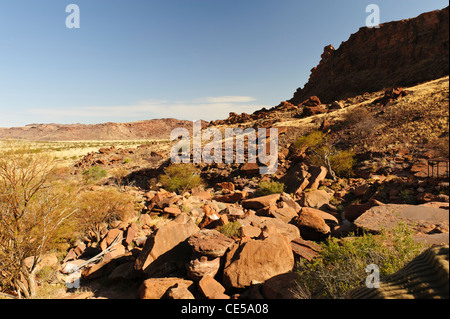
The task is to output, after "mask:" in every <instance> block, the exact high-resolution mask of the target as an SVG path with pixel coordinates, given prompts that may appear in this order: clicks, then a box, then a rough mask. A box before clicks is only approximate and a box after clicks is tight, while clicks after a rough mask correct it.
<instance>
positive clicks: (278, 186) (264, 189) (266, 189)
mask: <svg viewBox="0 0 450 319" xmlns="http://www.w3.org/2000/svg"><path fill="white" fill-rule="evenodd" d="M284 188H285V186H284V184H283V183H279V182H272V181H271V182H260V183H259V184H258V190H257V194H258V196H266V195H271V194H281V193H283V192H284Z"/></svg>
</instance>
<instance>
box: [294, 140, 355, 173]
mask: <svg viewBox="0 0 450 319" xmlns="http://www.w3.org/2000/svg"><path fill="white" fill-rule="evenodd" d="M294 145H295V147H297V148H307V149H309V150H310V152H311V153H312V154H311V156H310V157H309V161H310V163H311V164H313V165H317V166H325V167H326V168H327V170H328V172H329V173H330V175H331V176H332V178H333V180H337V178H336V175H337V176H339V177H351V176H353V166H354V165H355V163H356V159H355V152H353V151H352V150H337V149H336V148H335V146H334V144H333V143H332V142H330V141H329V140H328V137H327V135H326V134H325V133H323V132H321V131H313V132H311V133H309V134H307V135H304V136H300V137H299V138H298V139H297V140H296V141H295V143H294Z"/></svg>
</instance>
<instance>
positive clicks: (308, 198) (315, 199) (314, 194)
mask: <svg viewBox="0 0 450 319" xmlns="http://www.w3.org/2000/svg"><path fill="white" fill-rule="evenodd" d="M331 197H332V195H331V194H330V193H328V192H327V191H325V190H323V189H318V190H314V191H311V192H306V193H303V194H302V198H301V203H300V204H301V205H302V206H303V207H311V208H317V209H320V208H321V207H322V206H324V205H326V204H329V202H330V198H331Z"/></svg>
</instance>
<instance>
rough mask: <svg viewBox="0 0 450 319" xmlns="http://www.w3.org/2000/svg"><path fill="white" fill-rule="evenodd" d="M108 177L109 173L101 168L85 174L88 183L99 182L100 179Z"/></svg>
mask: <svg viewBox="0 0 450 319" xmlns="http://www.w3.org/2000/svg"><path fill="white" fill-rule="evenodd" d="M107 175H108V172H107V171H106V170H105V169H102V168H101V167H99V166H94V167H91V168H89V169H87V170H85V171H84V172H83V178H84V180H85V181H86V182H88V183H89V182H95V181H98V180H99V179H102V178H104V177H106V176H107Z"/></svg>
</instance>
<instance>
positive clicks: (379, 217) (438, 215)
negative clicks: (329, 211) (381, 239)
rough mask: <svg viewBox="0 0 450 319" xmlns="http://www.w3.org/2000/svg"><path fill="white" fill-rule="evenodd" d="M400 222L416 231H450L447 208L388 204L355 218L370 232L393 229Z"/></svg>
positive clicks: (358, 223) (357, 223) (360, 226)
mask: <svg viewBox="0 0 450 319" xmlns="http://www.w3.org/2000/svg"><path fill="white" fill-rule="evenodd" d="M399 222H403V223H405V224H406V225H408V226H410V227H411V228H412V229H413V230H414V231H415V232H416V233H425V234H427V233H448V232H449V213H448V210H447V209H442V208H435V207H430V206H422V205H417V206H415V205H397V204H387V205H382V206H376V207H372V208H371V209H369V210H368V211H366V212H365V213H364V214H362V215H361V216H360V217H359V218H357V219H356V220H355V222H354V223H355V225H356V226H357V227H359V228H362V229H365V230H367V231H370V232H374V233H378V232H380V231H381V230H382V229H386V230H388V231H389V230H391V229H393V228H394V227H395V226H396V225H397V224H398V223H399Z"/></svg>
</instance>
